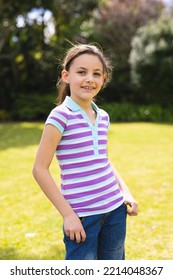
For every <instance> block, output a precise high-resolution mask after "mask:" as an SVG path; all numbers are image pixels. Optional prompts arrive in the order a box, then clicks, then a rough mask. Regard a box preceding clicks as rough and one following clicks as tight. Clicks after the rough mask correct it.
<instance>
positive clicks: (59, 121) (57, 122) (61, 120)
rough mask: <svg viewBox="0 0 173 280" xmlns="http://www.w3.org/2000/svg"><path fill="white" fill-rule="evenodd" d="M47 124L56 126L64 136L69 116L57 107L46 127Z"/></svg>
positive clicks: (48, 119) (51, 113)
mask: <svg viewBox="0 0 173 280" xmlns="http://www.w3.org/2000/svg"><path fill="white" fill-rule="evenodd" d="M47 124H52V125H54V126H55V127H56V128H57V129H58V130H59V131H60V132H61V133H62V134H63V132H64V130H65V128H66V124H67V114H66V113H65V112H64V111H63V109H62V108H60V106H57V107H56V108H54V109H53V110H52V111H51V112H50V114H49V116H48V118H47V120H46V122H45V125H47Z"/></svg>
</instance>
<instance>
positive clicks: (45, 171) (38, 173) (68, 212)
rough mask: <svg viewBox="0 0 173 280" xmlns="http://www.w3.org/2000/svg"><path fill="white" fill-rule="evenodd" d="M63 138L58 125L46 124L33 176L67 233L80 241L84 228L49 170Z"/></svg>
mask: <svg viewBox="0 0 173 280" xmlns="http://www.w3.org/2000/svg"><path fill="white" fill-rule="evenodd" d="M61 138H62V134H61V133H60V131H59V130H58V129H57V128H56V127H54V126H53V125H50V124H47V125H46V126H45V128H44V131H43V134H42V138H41V141H40V144H39V148H38V151H37V155H36V158H35V163H34V167H33V176H34V178H35V180H36V181H37V183H38V184H39V186H40V187H41V189H42V191H43V192H44V193H45V195H46V196H47V197H48V199H49V200H50V201H51V203H52V204H53V205H54V206H55V208H56V209H57V210H58V211H59V212H60V214H61V215H62V217H63V220H64V230H65V233H66V235H67V236H69V237H70V239H71V240H74V239H76V242H80V241H84V240H85V239H86V234H85V231H84V228H83V226H82V224H81V222H80V219H79V217H78V216H77V214H76V213H75V212H74V211H73V209H72V208H71V206H70V205H69V204H68V202H67V201H66V200H65V198H64V197H63V195H62V194H61V192H60V191H59V189H58V187H57V185H56V183H55V181H54V179H53V178H52V176H51V174H50V172H49V167H50V164H51V162H52V159H53V156H54V153H55V150H56V147H57V145H58V144H59V142H60V140H61Z"/></svg>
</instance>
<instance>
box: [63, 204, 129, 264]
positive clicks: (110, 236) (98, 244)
mask: <svg viewBox="0 0 173 280" xmlns="http://www.w3.org/2000/svg"><path fill="white" fill-rule="evenodd" d="M126 216H127V207H126V205H124V204H122V205H121V206H120V207H118V208H117V209H115V210H113V211H111V212H109V213H105V214H99V215H93V216H87V217H84V218H81V221H82V224H83V227H84V229H85V232H86V240H85V241H84V242H81V243H76V241H75V240H71V239H70V238H69V237H67V236H66V234H65V232H64V243H65V247H66V256H65V259H66V260H124V259H125V248H124V243H125V236H126Z"/></svg>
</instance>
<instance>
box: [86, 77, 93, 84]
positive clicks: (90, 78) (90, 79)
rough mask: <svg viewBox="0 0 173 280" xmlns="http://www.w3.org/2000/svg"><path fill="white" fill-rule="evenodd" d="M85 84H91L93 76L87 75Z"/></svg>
mask: <svg viewBox="0 0 173 280" xmlns="http://www.w3.org/2000/svg"><path fill="white" fill-rule="evenodd" d="M86 82H88V83H93V75H87V77H86Z"/></svg>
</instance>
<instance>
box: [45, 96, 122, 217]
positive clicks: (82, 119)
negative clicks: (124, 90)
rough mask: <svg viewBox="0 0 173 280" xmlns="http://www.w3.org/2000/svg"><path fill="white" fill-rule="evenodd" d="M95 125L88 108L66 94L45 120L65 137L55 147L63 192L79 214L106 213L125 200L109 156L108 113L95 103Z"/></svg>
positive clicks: (93, 104)
mask: <svg viewBox="0 0 173 280" xmlns="http://www.w3.org/2000/svg"><path fill="white" fill-rule="evenodd" d="M92 107H93V109H94V110H95V112H96V114H97V117H96V120H95V123H94V125H93V124H92V123H91V121H90V119H89V118H88V116H87V114H86V113H85V111H84V110H83V109H82V108H81V107H80V106H79V105H78V104H77V103H76V102H74V101H73V99H72V98H71V97H68V96H67V97H66V99H65V101H64V102H63V103H62V104H61V105H59V106H57V107H55V108H54V109H53V110H52V111H51V113H50V115H49V116H48V118H47V120H46V124H52V125H54V126H55V127H56V128H57V129H58V130H59V131H60V132H61V133H62V138H61V141H60V142H59V144H58V146H57V148H56V158H57V160H58V162H59V166H60V169H61V192H62V194H63V196H64V198H65V199H66V200H67V201H68V203H69V204H70V205H71V207H72V208H73V210H74V211H75V212H76V213H77V215H78V216H79V217H83V216H89V215H95V214H101V213H107V212H109V211H112V210H114V209H115V208H117V207H119V206H120V205H121V204H122V203H123V195H122V192H121V190H120V187H119V185H118V182H117V180H116V178H115V175H114V172H113V170H112V168H111V165H110V162H109V160H108V157H107V132H108V128H109V116H108V114H107V113H106V112H105V111H103V110H102V109H99V108H98V107H97V106H96V104H95V103H94V102H92Z"/></svg>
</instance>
